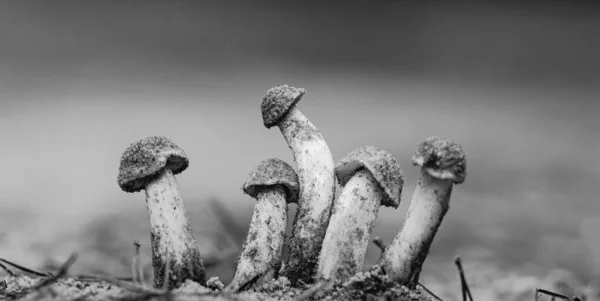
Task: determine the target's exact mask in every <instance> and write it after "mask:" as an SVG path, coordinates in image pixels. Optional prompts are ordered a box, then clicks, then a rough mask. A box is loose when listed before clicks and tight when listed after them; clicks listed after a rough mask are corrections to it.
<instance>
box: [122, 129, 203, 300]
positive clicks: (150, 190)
mask: <svg viewBox="0 0 600 301" xmlns="http://www.w3.org/2000/svg"><path fill="white" fill-rule="evenodd" d="M188 165H189V160H188V157H187V155H186V154H185V152H184V151H183V150H182V149H181V148H179V147H178V146H177V145H176V144H175V143H173V142H172V141H171V140H169V139H167V138H165V137H148V138H144V139H142V140H140V141H138V142H135V143H133V144H131V145H130V146H129V147H128V148H127V149H126V150H125V152H124V153H123V155H122V156H121V164H120V166H119V176H118V178H117V182H118V184H119V186H120V187H121V189H122V190H123V191H125V192H138V191H140V190H142V189H143V190H145V191H146V204H147V206H148V214H149V216H150V242H151V245H152V266H153V268H154V287H155V288H162V287H163V284H164V283H165V281H168V287H169V288H176V287H178V286H179V285H181V284H182V283H184V282H185V281H186V280H188V279H189V280H192V281H195V282H197V283H200V284H202V285H204V284H205V283H206V275H205V271H204V265H203V263H202V257H201V255H200V251H199V250H198V247H197V245H196V240H195V239H194V237H193V236H192V229H191V226H190V222H189V219H188V216H187V213H186V212H185V208H184V206H183V200H182V198H181V193H180V191H179V187H178V185H177V180H176V179H175V176H174V175H176V174H178V173H181V172H182V171H184V170H185V169H186V168H187V167H188ZM167 260H168V261H169V262H168V267H169V270H170V272H169V275H170V276H169V279H168V280H167V279H164V274H165V268H166V267H167Z"/></svg>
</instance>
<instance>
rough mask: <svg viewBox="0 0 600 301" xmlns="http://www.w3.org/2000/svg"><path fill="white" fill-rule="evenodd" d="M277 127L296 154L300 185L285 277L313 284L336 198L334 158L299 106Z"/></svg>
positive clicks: (290, 110) (291, 110) (293, 107)
mask: <svg viewBox="0 0 600 301" xmlns="http://www.w3.org/2000/svg"><path fill="white" fill-rule="evenodd" d="M277 126H278V127H279V129H280V130H281V133H282V134H283V136H284V138H285V140H286V141H287V143H288V145H289V147H290V149H291V150H292V152H293V155H294V160H295V161H296V165H297V173H298V178H299V181H300V199H299V201H298V212H297V214H296V217H295V220H294V226H293V230H292V237H291V240H290V245H289V259H288V262H287V263H286V265H285V269H284V274H285V275H286V276H288V278H290V280H291V281H292V282H293V283H295V282H296V281H297V280H302V281H303V282H305V283H311V282H312V280H313V279H312V278H313V276H314V272H315V269H316V266H317V263H318V257H319V252H320V250H321V246H322V243H323V239H324V237H325V232H326V230H327V225H328V223H329V215H330V212H331V205H332V203H333V198H334V195H335V175H334V162H333V157H332V156H331V151H330V150H329V147H328V146H327V143H326V142H325V140H324V139H323V136H322V135H321V133H320V132H319V130H318V129H317V128H316V127H315V126H314V125H313V124H312V123H311V122H310V121H309V120H308V118H306V116H304V114H302V112H300V110H299V109H298V108H296V107H295V106H292V107H291V108H290V109H289V112H288V113H287V114H286V115H285V117H283V118H282V119H281V121H280V122H278V124H277Z"/></svg>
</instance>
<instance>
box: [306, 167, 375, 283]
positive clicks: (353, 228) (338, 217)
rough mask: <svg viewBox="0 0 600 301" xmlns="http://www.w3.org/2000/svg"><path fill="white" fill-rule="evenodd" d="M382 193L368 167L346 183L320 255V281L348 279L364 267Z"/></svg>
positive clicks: (318, 275)
mask: <svg viewBox="0 0 600 301" xmlns="http://www.w3.org/2000/svg"><path fill="white" fill-rule="evenodd" d="M383 193H384V192H383V191H382V189H381V188H380V186H379V184H378V183H377V180H375V178H373V176H372V175H371V173H370V172H369V171H368V170H366V169H362V170H360V171H358V172H356V174H354V176H352V178H351V179H350V180H349V181H348V183H346V185H345V186H344V188H343V189H342V192H341V193H340V196H339V197H338V199H337V200H336V202H335V203H334V205H333V209H332V214H331V219H330V221H329V227H328V228H327V234H326V235H325V239H324V241H323V248H322V249H321V255H320V257H319V266H318V270H317V278H318V279H319V280H341V281H345V280H348V279H349V278H350V277H352V276H353V275H354V274H356V273H357V272H358V271H359V270H360V269H361V268H362V266H363V264H364V261H365V255H366V251H367V246H368V244H369V237H370V235H371V230H372V229H373V224H374V223H375V219H376V218H377V214H378V213H379V207H380V206H381V199H382V198H383Z"/></svg>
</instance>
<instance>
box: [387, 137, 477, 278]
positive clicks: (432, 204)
mask: <svg viewBox="0 0 600 301" xmlns="http://www.w3.org/2000/svg"><path fill="white" fill-rule="evenodd" d="M412 162H413V164H414V165H417V166H419V167H420V168H421V178H420V179H419V182H418V183H417V186H416V189H415V191H414V193H413V196H412V200H411V202H410V205H409V207H408V211H407V213H406V219H405V222H404V227H403V228H402V230H401V231H400V232H399V233H398V235H396V237H395V238H394V240H393V242H392V243H391V244H390V245H389V246H388V247H387V249H386V251H385V252H384V254H383V256H382V258H381V261H380V264H381V267H382V268H383V269H384V270H385V272H386V273H387V274H388V275H389V276H390V278H391V279H393V280H394V281H396V282H398V283H400V284H409V283H410V282H412V281H414V279H413V277H415V276H416V274H415V273H418V272H419V271H420V270H421V267H422V265H423V262H424V261H425V258H426V257H427V254H428V252H429V248H430V246H431V243H432V242H433V239H434V237H435V234H436V232H437V230H438V228H439V226H440V225H441V223H442V220H443V218H444V215H446V212H447V211H448V208H449V206H450V194H451V193H452V186H453V185H454V184H461V183H463V182H464V180H465V177H466V169H467V160H466V156H465V153H464V151H463V149H462V147H461V146H460V145H458V144H456V143H454V142H453V141H450V140H442V139H439V138H437V137H431V138H429V139H427V140H425V141H424V142H422V143H421V144H420V145H419V148H418V150H417V152H416V153H415V155H414V156H413V158H412Z"/></svg>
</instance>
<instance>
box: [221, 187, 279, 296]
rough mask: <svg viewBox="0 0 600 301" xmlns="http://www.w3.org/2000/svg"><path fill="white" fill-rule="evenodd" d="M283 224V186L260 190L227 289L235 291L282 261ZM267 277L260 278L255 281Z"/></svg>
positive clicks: (260, 281)
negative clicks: (233, 273)
mask: <svg viewBox="0 0 600 301" xmlns="http://www.w3.org/2000/svg"><path fill="white" fill-rule="evenodd" d="M286 225H287V205H286V200H285V191H284V190H283V188H282V187H274V188H272V189H269V190H264V191H261V192H259V193H258V201H257V202H256V206H254V213H253V214H252V221H251V222H250V230H249V231H248V236H247V238H246V243H245V245H244V248H243V250H242V253H241V255H240V257H239V259H238V264H237V269H236V271H235V275H234V276H233V280H232V282H231V284H230V285H229V286H228V290H230V291H237V290H238V289H239V288H240V287H241V286H242V285H243V284H244V283H246V282H247V281H248V280H250V279H252V278H253V277H255V276H257V275H260V274H262V273H265V272H266V271H268V270H269V269H270V268H276V266H279V265H280V264H281V254H282V251H283V243H284V240H285V226H286ZM266 276H272V275H266ZM268 280H270V279H262V278H261V279H260V280H259V281H257V282H256V285H259V284H260V283H262V282H263V281H268Z"/></svg>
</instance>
